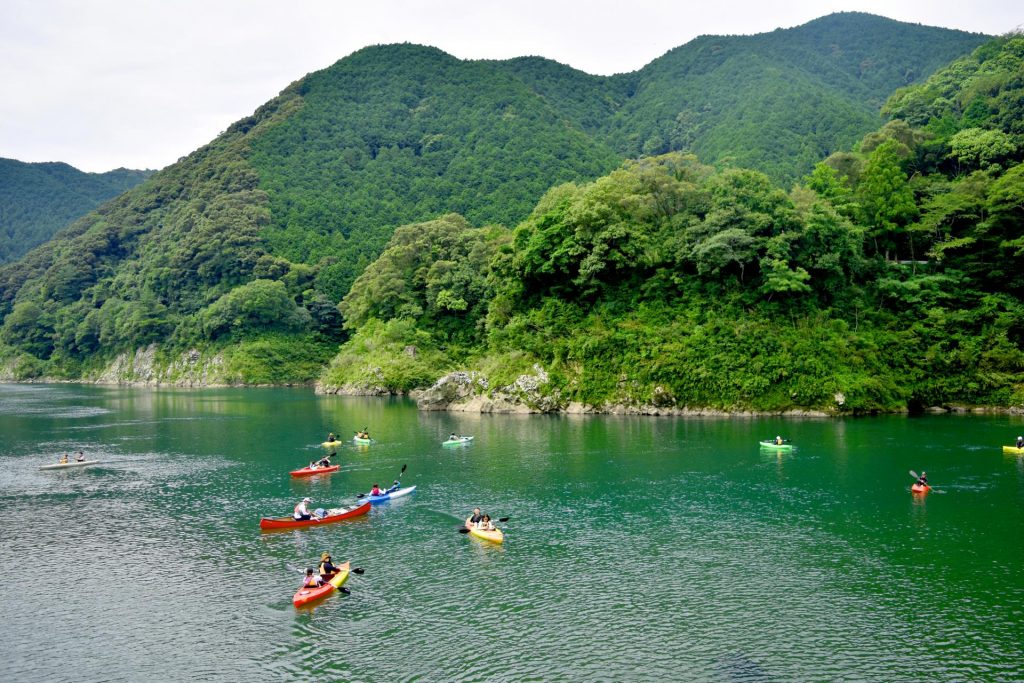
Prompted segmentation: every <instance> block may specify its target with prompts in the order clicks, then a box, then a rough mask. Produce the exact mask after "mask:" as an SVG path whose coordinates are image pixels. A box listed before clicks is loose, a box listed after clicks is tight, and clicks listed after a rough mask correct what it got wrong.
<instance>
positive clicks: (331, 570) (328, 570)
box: [320, 550, 339, 581]
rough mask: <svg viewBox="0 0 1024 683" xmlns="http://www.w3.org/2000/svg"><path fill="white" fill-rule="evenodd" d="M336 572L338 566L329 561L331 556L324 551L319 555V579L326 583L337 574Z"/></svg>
mask: <svg viewBox="0 0 1024 683" xmlns="http://www.w3.org/2000/svg"><path fill="white" fill-rule="evenodd" d="M338 571H339V569H338V566H337V565H335V564H334V562H332V561H331V554H330V553H329V552H327V551H326V550H325V551H324V552H322V553H320V578H322V579H323V580H324V581H326V580H327V579H329V578H331V577H332V576H334V575H335V574H337V573H338Z"/></svg>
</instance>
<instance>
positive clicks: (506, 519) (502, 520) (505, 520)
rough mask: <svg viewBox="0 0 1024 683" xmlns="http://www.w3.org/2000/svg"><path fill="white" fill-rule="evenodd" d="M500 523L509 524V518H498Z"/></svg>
mask: <svg viewBox="0 0 1024 683" xmlns="http://www.w3.org/2000/svg"><path fill="white" fill-rule="evenodd" d="M498 521H499V522H507V521H508V517H498Z"/></svg>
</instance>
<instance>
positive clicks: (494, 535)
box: [466, 525, 505, 543]
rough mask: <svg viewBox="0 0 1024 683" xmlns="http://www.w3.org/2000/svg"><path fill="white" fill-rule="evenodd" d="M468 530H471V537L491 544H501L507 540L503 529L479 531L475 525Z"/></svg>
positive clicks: (468, 527)
mask: <svg viewBox="0 0 1024 683" xmlns="http://www.w3.org/2000/svg"><path fill="white" fill-rule="evenodd" d="M466 528H467V529H469V533H470V535H471V536H476V537H477V538H481V539H483V540H485V541H490V542H491V543H501V542H503V541H504V540H505V534H504V533H502V531H501V529H494V530H491V531H488V530H487V529H477V528H476V527H475V526H473V525H469V526H467V527H466Z"/></svg>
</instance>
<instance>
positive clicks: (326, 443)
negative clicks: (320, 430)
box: [320, 441, 345, 448]
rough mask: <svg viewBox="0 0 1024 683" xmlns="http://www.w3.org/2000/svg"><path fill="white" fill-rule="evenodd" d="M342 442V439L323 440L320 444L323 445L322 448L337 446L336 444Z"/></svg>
mask: <svg viewBox="0 0 1024 683" xmlns="http://www.w3.org/2000/svg"><path fill="white" fill-rule="evenodd" d="M343 443H345V442H344V441H324V442H323V443H322V444H320V445H321V446H323V447H324V448H337V447H338V446H340V445H342V444H343Z"/></svg>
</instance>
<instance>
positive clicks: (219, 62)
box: [0, 0, 1024, 171]
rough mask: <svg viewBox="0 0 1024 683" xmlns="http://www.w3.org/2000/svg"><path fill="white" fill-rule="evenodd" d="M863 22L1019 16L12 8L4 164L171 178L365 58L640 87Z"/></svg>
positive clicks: (623, 7) (659, 2) (60, 2)
mask: <svg viewBox="0 0 1024 683" xmlns="http://www.w3.org/2000/svg"><path fill="white" fill-rule="evenodd" d="M837 11H863V12H871V13H873V14H880V15H883V16H887V17H890V18H892V19H897V20H900V21H909V22H915V23H921V24H927V25H931V26H944V27H948V28H958V29H962V30H968V31H977V32H983V33H991V34H1000V33H1005V32H1007V31H1009V30H1011V29H1014V28H1015V27H1017V26H1018V25H1019V24H1021V23H1022V22H1024V4H1022V3H1019V2H1015V1H1013V0H906V1H904V0H890V1H888V2H885V1H882V0H847V2H837V1H833V0H818V1H813V0H782V1H780V0H719V1H717V2H715V1H711V2H707V1H703V2H697V1H696V0H689V1H688V0H583V1H579V2H568V1H564V0H430V1H429V2H428V1H421V2H414V1H413V0H366V1H361V2H353V1H352V0H333V1H331V0H0V157H9V158H15V159H20V160H22V161H66V162H68V163H70V164H72V165H73V166H76V167H78V168H80V169H82V170H86V171H106V170H109V169H111V168H116V167H118V166H126V167H128V168H160V167H163V166H166V165H167V164H169V163H172V162H173V161H175V160H176V159H177V158H178V157H180V156H183V155H185V154H188V153H189V152H191V151H192V150H194V149H196V148H197V147H199V146H201V145H203V144H205V143H206V142H208V141H209V140H211V139H212V138H213V137H214V136H215V135H217V133H219V132H220V131H222V130H224V129H225V128H226V127H227V126H228V125H229V124H230V123H232V122H233V121H235V120H237V119H239V118H242V117H243V116H246V115H248V114H251V113H252V111H253V110H254V109H256V107H258V106H259V105H261V104H262V103H263V102H266V101H267V100H269V99H270V98H272V97H273V96H274V95H276V94H277V93H278V92H279V91H281V90H282V89H283V88H284V87H285V86H287V85H288V84H289V83H290V82H292V81H294V80H297V79H299V78H301V77H302V76H303V75H305V74H307V73H309V72H310V71H315V70H318V69H322V68H324V67H326V66H329V65H330V64H332V63H334V62H335V61H337V60H338V59H341V58H342V57H344V56H345V55H347V54H350V53H352V52H354V51H355V50H358V49H359V48H361V47H364V46H366V45H374V44H380V43H396V42H411V43H422V44H427V45H434V46H436V47H439V48H441V49H443V50H445V51H446V52H449V53H451V54H453V55H455V56H456V57H460V58H464V59H475V58H497V59H502V58H508V57H516V56H521V55H542V56H544V57H548V58H551V59H554V60H557V61H559V62H563V63H566V64H569V65H571V66H574V67H576V68H578V69H582V70H583V71H587V72H589V73H595V74H611V73H620V72H624V71H633V70H636V69H638V68H640V67H641V66H643V65H644V64H646V63H648V62H650V61H651V60H652V59H655V58H656V57H658V56H660V55H662V54H664V53H665V52H667V51H668V50H670V49H671V48H673V47H676V46H679V45H682V44H683V43H686V42H687V41H689V40H691V39H692V38H694V37H696V36H698V35H702V34H750V33H761V32H765V31H771V30H774V29H775V28H779V27H782V28H786V27H790V26H796V25H799V24H803V23H805V22H807V21H810V20H811V19H814V18H816V17H819V16H822V15H825V14H829V13H831V12H837Z"/></svg>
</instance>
